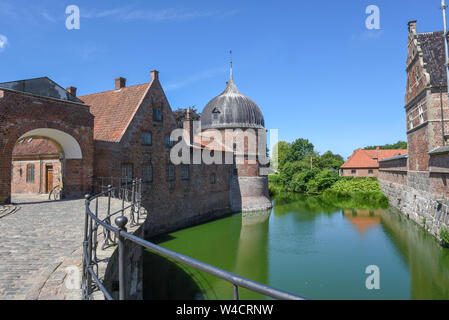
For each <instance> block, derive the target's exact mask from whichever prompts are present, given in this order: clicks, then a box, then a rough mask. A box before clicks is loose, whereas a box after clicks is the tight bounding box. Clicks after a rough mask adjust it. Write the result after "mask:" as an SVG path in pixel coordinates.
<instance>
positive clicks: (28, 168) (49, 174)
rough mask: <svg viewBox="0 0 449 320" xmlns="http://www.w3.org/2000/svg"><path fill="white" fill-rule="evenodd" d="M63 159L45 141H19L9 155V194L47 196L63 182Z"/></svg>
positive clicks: (26, 139)
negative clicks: (41, 194) (38, 194)
mask: <svg viewBox="0 0 449 320" xmlns="http://www.w3.org/2000/svg"><path fill="white" fill-rule="evenodd" d="M62 156H63V154H62V149H61V147H59V146H57V144H56V143H54V142H52V141H50V140H48V139H39V138H37V139H36V138H30V137H28V138H23V139H20V140H19V142H18V143H17V144H16V146H15V147H14V150H13V153H12V172H11V192H12V193H13V194H14V193H49V192H50V191H51V190H52V189H53V187H56V186H57V185H60V182H61V181H62V176H61V174H62V172H61V159H62Z"/></svg>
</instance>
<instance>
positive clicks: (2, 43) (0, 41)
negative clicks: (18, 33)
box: [0, 34, 8, 52]
mask: <svg viewBox="0 0 449 320" xmlns="http://www.w3.org/2000/svg"><path fill="white" fill-rule="evenodd" d="M7 45H8V38H7V37H6V36H4V35H2V34H0V52H2V51H3V50H5V49H6V46H7Z"/></svg>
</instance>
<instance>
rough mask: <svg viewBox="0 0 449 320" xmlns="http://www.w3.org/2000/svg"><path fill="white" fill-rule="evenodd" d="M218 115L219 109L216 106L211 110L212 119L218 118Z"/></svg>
mask: <svg viewBox="0 0 449 320" xmlns="http://www.w3.org/2000/svg"><path fill="white" fill-rule="evenodd" d="M219 115H220V110H219V109H218V108H215V109H214V110H213V111H212V116H213V118H214V120H218V116H219Z"/></svg>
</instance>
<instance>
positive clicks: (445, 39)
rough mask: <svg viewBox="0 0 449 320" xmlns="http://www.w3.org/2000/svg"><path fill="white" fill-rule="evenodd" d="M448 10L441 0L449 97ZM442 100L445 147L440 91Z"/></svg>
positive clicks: (442, 120) (442, 122) (442, 121)
mask: <svg viewBox="0 0 449 320" xmlns="http://www.w3.org/2000/svg"><path fill="white" fill-rule="evenodd" d="M446 9H447V5H446V3H445V1H444V0H441V10H443V25H444V35H443V37H444V52H445V54H446V63H445V66H446V81H447V83H446V85H447V91H448V97H449V64H448V62H449V53H448V44H447V21H446ZM440 93H441V96H440V99H441V131H442V134H443V136H442V140H443V146H444V145H445V144H446V142H445V141H444V114H443V94H442V89H440Z"/></svg>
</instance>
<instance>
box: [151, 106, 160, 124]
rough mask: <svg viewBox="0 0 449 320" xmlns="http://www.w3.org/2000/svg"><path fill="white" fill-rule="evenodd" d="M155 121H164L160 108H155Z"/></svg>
mask: <svg viewBox="0 0 449 320" xmlns="http://www.w3.org/2000/svg"><path fill="white" fill-rule="evenodd" d="M153 120H154V121H158V122H161V121H162V110H161V109H158V108H153Z"/></svg>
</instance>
